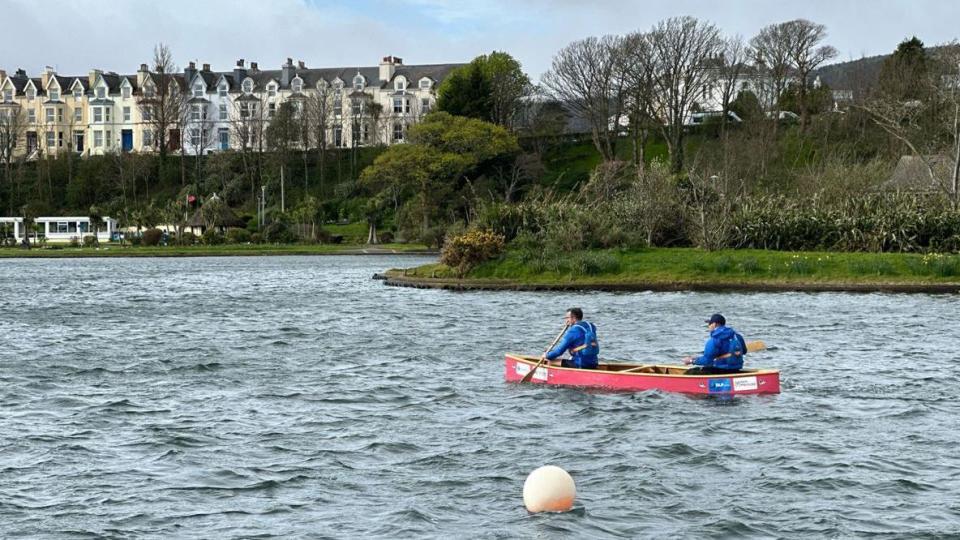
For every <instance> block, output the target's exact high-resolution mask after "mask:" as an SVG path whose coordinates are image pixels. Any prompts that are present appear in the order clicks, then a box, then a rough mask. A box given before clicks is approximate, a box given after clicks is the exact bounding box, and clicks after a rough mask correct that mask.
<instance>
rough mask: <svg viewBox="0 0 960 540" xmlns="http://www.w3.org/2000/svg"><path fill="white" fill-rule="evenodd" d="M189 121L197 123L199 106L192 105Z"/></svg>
mask: <svg viewBox="0 0 960 540" xmlns="http://www.w3.org/2000/svg"><path fill="white" fill-rule="evenodd" d="M190 120H193V121H194V122H197V121H199V120H200V106H199V105H194V106H193V107H190Z"/></svg>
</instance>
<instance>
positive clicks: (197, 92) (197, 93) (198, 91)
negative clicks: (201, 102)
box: [193, 83, 203, 98]
mask: <svg viewBox="0 0 960 540" xmlns="http://www.w3.org/2000/svg"><path fill="white" fill-rule="evenodd" d="M193 97H196V98H202V97H203V85H202V84H200V83H197V84H195V85H193Z"/></svg>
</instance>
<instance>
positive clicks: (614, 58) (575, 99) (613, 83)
mask: <svg viewBox="0 0 960 540" xmlns="http://www.w3.org/2000/svg"><path fill="white" fill-rule="evenodd" d="M621 41H622V38H621V37H619V36H604V37H601V38H596V37H589V38H587V39H584V40H581V41H574V42H573V43H571V44H569V45H567V46H566V47H564V48H563V49H561V50H560V52H558V53H557V54H556V55H555V56H554V57H553V64H552V66H551V68H550V71H548V72H547V73H546V74H544V76H543V85H544V86H545V87H546V88H547V89H548V90H549V91H550V92H551V93H552V94H553V96H554V97H555V98H556V99H557V100H559V101H560V102H561V103H563V105H564V106H565V107H567V108H568V109H569V110H570V111H571V112H572V113H573V114H575V115H580V116H582V117H583V118H584V119H586V120H587V121H588V122H589V124H590V131H591V136H592V137H593V144H594V145H595V146H596V147H597V151H599V152H600V156H601V158H602V159H603V160H604V161H614V160H616V136H617V131H618V127H619V126H618V122H619V119H620V116H621V110H622V104H623V98H624V81H623V78H622V77H621V76H620V75H621V74H622V71H621V70H620V69H618V66H619V64H620V62H619V59H618V55H619V54H620V53H621V51H622V50H623V47H622V46H621ZM611 120H612V121H613V124H612V125H611Z"/></svg>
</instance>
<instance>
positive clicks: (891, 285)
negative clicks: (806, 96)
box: [373, 269, 960, 294]
mask: <svg viewBox="0 0 960 540" xmlns="http://www.w3.org/2000/svg"><path fill="white" fill-rule="evenodd" d="M373 279H378V280H382V281H383V282H384V285H387V286H389V287H409V288H415V289H441V290H448V291H541V292H547V291H550V292H560V291H598V292H641V291H652V292H683V291H691V292H846V293H907V294H960V282H954V283H930V282H899V283H897V282H876V283H872V282H859V283H846V282H826V281H825V282H816V281H806V282H771V281H757V282H732V281H683V280H676V281H639V280H638V281H628V282H604V281H599V280H598V281H579V282H576V281H571V282H569V283H556V282H554V283H549V282H536V281H532V282H522V281H514V280H501V279H455V278H428V277H411V276H404V275H403V271H402V270H397V269H393V270H388V271H386V272H384V273H382V274H374V276H373Z"/></svg>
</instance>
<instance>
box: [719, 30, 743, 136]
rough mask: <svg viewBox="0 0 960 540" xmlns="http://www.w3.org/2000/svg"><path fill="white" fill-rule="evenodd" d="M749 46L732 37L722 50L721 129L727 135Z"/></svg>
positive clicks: (720, 76)
mask: <svg viewBox="0 0 960 540" xmlns="http://www.w3.org/2000/svg"><path fill="white" fill-rule="evenodd" d="M747 54H748V50H747V45H746V43H744V41H743V38H742V37H741V36H732V37H728V38H726V39H724V40H723V46H722V50H721V51H720V55H719V57H718V60H719V63H718V65H717V83H718V85H719V88H720V109H721V111H722V116H721V117H720V129H721V131H722V132H723V133H724V134H726V126H727V120H728V119H727V115H728V114H729V113H730V104H731V103H733V100H734V99H736V98H737V93H738V89H739V88H740V82H741V81H742V80H743V75H744V71H745V70H746V67H747V66H746V61H747Z"/></svg>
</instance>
